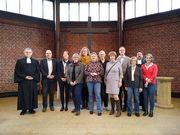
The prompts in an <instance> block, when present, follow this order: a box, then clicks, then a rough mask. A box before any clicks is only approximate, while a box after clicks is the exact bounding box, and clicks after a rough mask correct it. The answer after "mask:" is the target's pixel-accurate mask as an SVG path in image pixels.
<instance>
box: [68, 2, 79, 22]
mask: <svg viewBox="0 0 180 135" xmlns="http://www.w3.org/2000/svg"><path fill="white" fill-rule="evenodd" d="M70 21H79V17H78V3H70Z"/></svg>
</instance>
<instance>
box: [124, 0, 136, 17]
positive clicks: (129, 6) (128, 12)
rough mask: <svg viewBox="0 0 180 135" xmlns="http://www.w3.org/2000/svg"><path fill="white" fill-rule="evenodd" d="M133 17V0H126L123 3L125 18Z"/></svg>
mask: <svg viewBox="0 0 180 135" xmlns="http://www.w3.org/2000/svg"><path fill="white" fill-rule="evenodd" d="M131 18H134V0H128V1H126V3H125V19H131Z"/></svg>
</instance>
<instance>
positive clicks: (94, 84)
mask: <svg viewBox="0 0 180 135" xmlns="http://www.w3.org/2000/svg"><path fill="white" fill-rule="evenodd" d="M87 87H88V92H89V110H90V111H93V110H94V101H93V89H94V93H95V97H96V104H97V112H98V113H101V112H102V110H101V83H100V82H87Z"/></svg>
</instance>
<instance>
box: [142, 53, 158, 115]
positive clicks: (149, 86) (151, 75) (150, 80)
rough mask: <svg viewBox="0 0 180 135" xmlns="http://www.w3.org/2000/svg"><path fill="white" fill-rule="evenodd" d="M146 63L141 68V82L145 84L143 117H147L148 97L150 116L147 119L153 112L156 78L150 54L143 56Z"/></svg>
mask: <svg viewBox="0 0 180 135" xmlns="http://www.w3.org/2000/svg"><path fill="white" fill-rule="evenodd" d="M145 60H146V63H145V64H144V65H142V66H141V68H142V73H143V81H144V83H145V85H144V90H143V96H144V107H145V112H144V114H143V116H147V115H148V95H149V98H150V114H149V117H153V110H154V94H155V91H156V76H157V71H158V68H157V65H156V64H153V61H154V57H153V56H152V54H147V55H146V56H145Z"/></svg>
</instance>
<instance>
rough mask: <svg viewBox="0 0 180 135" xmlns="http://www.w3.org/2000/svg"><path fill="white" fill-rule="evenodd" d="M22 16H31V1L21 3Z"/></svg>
mask: <svg viewBox="0 0 180 135" xmlns="http://www.w3.org/2000/svg"><path fill="white" fill-rule="evenodd" d="M20 14H24V15H29V16H31V0H21V1H20Z"/></svg>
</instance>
